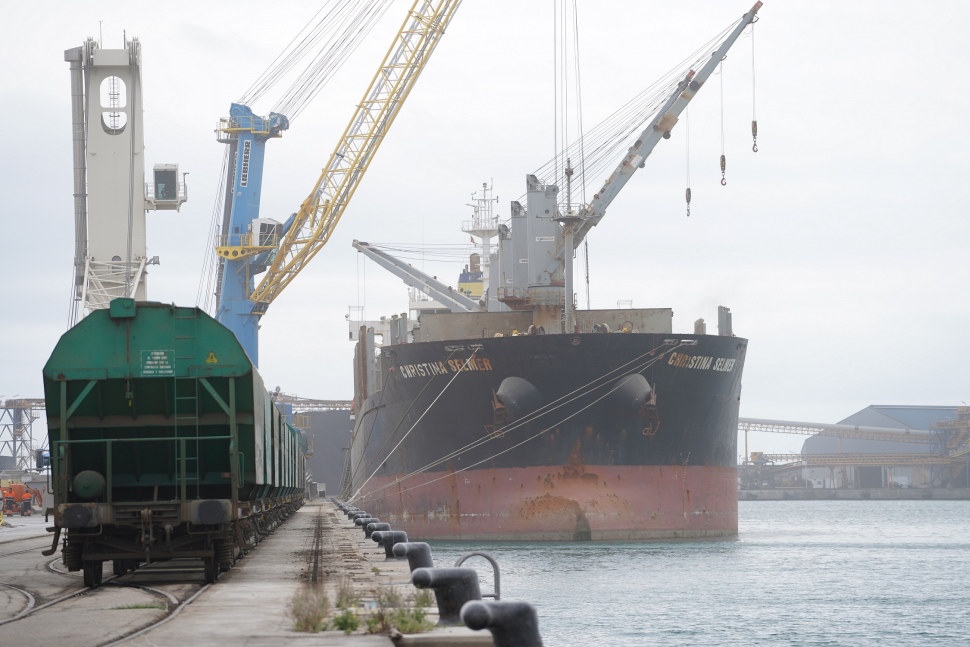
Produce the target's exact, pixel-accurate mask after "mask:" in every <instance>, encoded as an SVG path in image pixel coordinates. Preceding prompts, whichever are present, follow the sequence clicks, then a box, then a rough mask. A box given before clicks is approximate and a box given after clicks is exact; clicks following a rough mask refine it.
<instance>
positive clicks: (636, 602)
mask: <svg viewBox="0 0 970 647" xmlns="http://www.w3.org/2000/svg"><path fill="white" fill-rule="evenodd" d="M738 506H739V525H740V528H739V531H740V532H739V537H738V539H736V540H730V541H704V542H683V543H659V544H635V543H482V542H476V543H461V542H435V543H433V544H432V548H433V550H434V555H435V560H436V563H437V565H439V566H451V565H453V564H454V561H455V559H456V558H457V557H458V556H460V555H461V554H463V553H465V552H467V551H470V550H485V551H487V552H489V553H491V554H492V555H493V556H494V557H496V558H497V559H498V561H499V565H500V566H501V569H502V597H503V599H517V600H526V601H528V602H531V603H532V604H533V605H534V606H535V607H536V609H537V611H538V613H539V628H540V631H541V633H542V636H543V641H544V643H545V645H546V647H557V646H567V645H568V646H572V645H576V646H579V645H615V646H626V645H630V646H633V645H637V646H642V645H928V644H933V645H970V595H968V587H970V501H932V500H930V501H927V500H921V501H742V502H739V504H738ZM466 565H468V566H473V567H475V568H476V569H478V570H479V572H480V573H482V574H483V577H482V580H483V581H482V592H483V593H488V592H490V591H492V589H493V586H492V579H491V575H490V572H491V569H490V567H489V566H488V563H487V562H485V561H484V560H481V559H477V558H476V559H473V560H470V561H469V562H468V563H467V564H466Z"/></svg>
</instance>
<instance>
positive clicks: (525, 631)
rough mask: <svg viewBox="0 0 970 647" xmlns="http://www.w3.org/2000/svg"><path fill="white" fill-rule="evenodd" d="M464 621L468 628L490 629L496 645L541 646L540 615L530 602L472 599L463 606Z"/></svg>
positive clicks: (512, 646)
mask: <svg viewBox="0 0 970 647" xmlns="http://www.w3.org/2000/svg"><path fill="white" fill-rule="evenodd" d="M461 621H462V622H464V623H465V626H466V627H468V628H469V629H475V630H476V631H478V630H481V629H488V630H489V631H491V632H492V641H493V642H494V643H495V647H542V636H540V635H539V617H538V616H537V615H536V610H535V607H533V606H532V605H531V604H529V603H528V602H508V601H505V600H494V601H493V600H488V601H477V600H472V601H471V602H466V603H465V605H464V606H463V607H462V608H461Z"/></svg>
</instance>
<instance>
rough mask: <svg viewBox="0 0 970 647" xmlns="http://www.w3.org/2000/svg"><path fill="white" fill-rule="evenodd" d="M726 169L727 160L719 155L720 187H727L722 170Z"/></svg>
mask: <svg viewBox="0 0 970 647" xmlns="http://www.w3.org/2000/svg"><path fill="white" fill-rule="evenodd" d="M726 167H727V158H726V157H724V156H723V155H721V186H727V180H726V179H725V178H724V169H725V168H726Z"/></svg>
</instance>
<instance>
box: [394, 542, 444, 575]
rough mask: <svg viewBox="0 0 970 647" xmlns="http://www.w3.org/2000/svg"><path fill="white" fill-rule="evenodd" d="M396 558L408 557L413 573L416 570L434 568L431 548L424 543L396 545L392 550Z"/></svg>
mask: <svg viewBox="0 0 970 647" xmlns="http://www.w3.org/2000/svg"><path fill="white" fill-rule="evenodd" d="M392 550H393V552H394V555H395V557H407V558H408V566H409V567H410V568H411V572H412V573H413V572H414V569H416V568H434V560H433V559H432V558H431V546H430V545H429V544H426V543H424V542H423V541H405V542H402V543H400V544H395V545H394V548H393V549H392Z"/></svg>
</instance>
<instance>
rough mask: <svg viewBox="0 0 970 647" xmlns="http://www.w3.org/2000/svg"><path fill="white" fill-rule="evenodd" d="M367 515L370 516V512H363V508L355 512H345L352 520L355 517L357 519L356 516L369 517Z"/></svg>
mask: <svg viewBox="0 0 970 647" xmlns="http://www.w3.org/2000/svg"><path fill="white" fill-rule="evenodd" d="M369 516H371V513H369V512H365V511H363V510H357V511H356V512H350V513H348V514H347V518H348V519H350V520H351V521H354V520H355V519H357V517H369Z"/></svg>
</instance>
